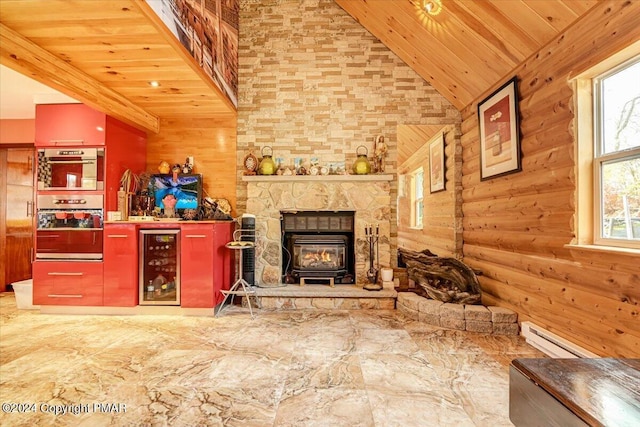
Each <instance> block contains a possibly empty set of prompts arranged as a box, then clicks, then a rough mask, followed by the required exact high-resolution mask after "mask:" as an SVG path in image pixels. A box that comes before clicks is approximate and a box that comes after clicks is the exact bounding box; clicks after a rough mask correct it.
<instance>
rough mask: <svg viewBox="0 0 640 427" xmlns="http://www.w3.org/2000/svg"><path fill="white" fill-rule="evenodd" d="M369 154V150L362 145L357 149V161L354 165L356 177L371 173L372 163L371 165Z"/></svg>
mask: <svg viewBox="0 0 640 427" xmlns="http://www.w3.org/2000/svg"><path fill="white" fill-rule="evenodd" d="M363 150H364V151H363ZM368 154H369V150H367V147H365V146H364V145H360V146H359V147H358V148H356V155H357V156H358V157H357V158H356V161H355V162H354V163H353V173H355V174H356V175H367V174H369V173H371V163H369V159H368V158H367V155H368Z"/></svg>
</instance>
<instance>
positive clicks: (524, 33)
mask: <svg viewBox="0 0 640 427" xmlns="http://www.w3.org/2000/svg"><path fill="white" fill-rule="evenodd" d="M335 1H336V3H338V4H339V5H340V6H341V7H342V8H343V9H344V10H345V11H347V12H348V13H349V14H350V15H351V16H353V18H354V19H356V20H357V21H358V22H360V24H362V25H363V26H364V27H365V28H366V29H367V30H369V32H370V33H371V34H373V35H374V36H376V37H378V38H379V39H380V41H382V42H383V43H384V44H385V45H386V46H387V47H389V49H391V50H392V51H393V52H394V53H395V54H396V55H398V57H400V58H401V59H402V60H403V61H405V62H406V63H407V64H408V65H409V66H410V67H411V68H413V69H414V70H415V71H416V72H417V73H418V74H419V75H420V76H422V78H424V79H425V80H427V81H428V82H429V83H431V85H432V86H433V87H434V88H435V89H437V90H438V92H440V93H441V94H442V95H443V96H444V97H446V98H447V99H448V100H449V101H450V102H451V103H452V104H453V105H454V106H455V107H457V108H458V109H463V108H464V107H466V106H467V105H469V104H470V103H472V102H473V101H474V100H475V99H477V98H478V97H480V96H481V95H483V94H484V93H485V92H487V91H488V90H489V89H490V88H491V87H492V86H494V85H495V84H496V83H498V82H500V81H501V80H505V81H506V80H507V78H508V77H511V75H510V74H511V72H512V70H513V69H515V68H516V66H517V65H518V64H520V63H521V62H523V61H524V60H525V59H527V58H528V57H529V56H531V55H532V54H533V53H534V52H537V51H538V50H539V49H540V48H541V47H543V46H544V45H545V44H547V43H549V42H550V41H551V40H552V39H553V38H555V37H556V36H558V34H560V33H561V32H562V31H563V30H565V29H566V28H567V27H568V26H570V25H572V24H573V23H574V22H575V21H576V20H577V19H578V18H579V17H580V16H581V15H583V14H584V13H585V12H586V11H588V10H589V9H590V8H591V7H592V6H594V5H595V4H596V3H597V0H441V4H442V9H441V11H440V13H438V14H437V15H431V14H429V13H427V12H426V10H425V8H424V4H425V3H433V0H394V1H384V0H377V1H376V0H335Z"/></svg>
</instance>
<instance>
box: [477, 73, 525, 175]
mask: <svg viewBox="0 0 640 427" xmlns="http://www.w3.org/2000/svg"><path fill="white" fill-rule="evenodd" d="M517 83H518V78H517V76H515V77H513V78H512V79H511V80H509V81H508V82H507V83H505V84H504V85H502V86H501V87H500V88H498V89H497V90H496V91H495V92H493V93H492V94H491V95H489V96H488V97H487V98H486V99H485V100H484V101H482V102H480V103H479V104H478V121H479V123H480V179H481V180H482V181H484V180H487V179H490V178H494V177H497V176H502V175H506V174H509V173H513V172H517V171H520V170H522V166H521V164H520V157H521V153H520V127H519V123H518V94H517Z"/></svg>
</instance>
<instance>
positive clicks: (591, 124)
mask: <svg viewBox="0 0 640 427" xmlns="http://www.w3.org/2000/svg"><path fill="white" fill-rule="evenodd" d="M639 59H640V42H638V43H636V44H634V45H633V46H630V48H629V49H627V50H625V51H623V52H620V53H618V54H615V55H613V56H612V57H610V58H608V59H606V60H604V61H603V62H601V63H600V64H597V65H596V66H594V67H592V68H591V69H589V70H587V71H585V72H584V73H582V74H580V75H579V76H577V77H576V78H575V80H574V91H575V94H576V110H575V111H576V127H575V129H576V136H575V138H576V140H575V142H576V143H575V149H576V159H577V161H576V178H577V192H576V230H575V231H576V241H575V242H574V244H577V245H580V246H582V245H593V246H595V247H601V248H603V249H605V248H607V247H611V248H614V247H617V248H624V249H630V250H634V251H635V250H637V249H640V242H638V241H636V240H628V239H615V238H604V237H602V236H603V230H602V217H603V210H602V201H601V194H602V192H601V184H602V177H601V169H602V166H603V165H604V164H606V163H608V162H612V161H619V160H621V159H632V158H635V157H636V156H639V155H640V147H635V148H633V149H628V150H621V151H617V152H615V153H608V154H601V145H602V143H601V141H602V138H601V129H602V126H601V123H600V119H601V107H600V104H601V100H600V93H599V91H600V82H601V81H602V80H603V79H605V78H606V77H608V76H610V75H612V74H614V73H616V72H617V71H620V70H621V69H622V68H624V67H628V66H630V65H631V64H633V63H635V62H636V61H638V60H639Z"/></svg>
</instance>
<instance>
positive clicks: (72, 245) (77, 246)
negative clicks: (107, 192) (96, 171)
mask: <svg viewBox="0 0 640 427" xmlns="http://www.w3.org/2000/svg"><path fill="white" fill-rule="evenodd" d="M37 206H38V210H37V216H38V224H37V228H36V258H37V259H80V260H81V259H87V260H99V259H102V235H103V218H104V209H103V197H102V195H96V194H86V195H64V196H61V195H38V198H37Z"/></svg>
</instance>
